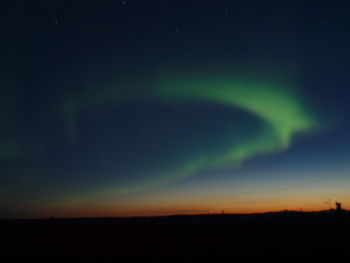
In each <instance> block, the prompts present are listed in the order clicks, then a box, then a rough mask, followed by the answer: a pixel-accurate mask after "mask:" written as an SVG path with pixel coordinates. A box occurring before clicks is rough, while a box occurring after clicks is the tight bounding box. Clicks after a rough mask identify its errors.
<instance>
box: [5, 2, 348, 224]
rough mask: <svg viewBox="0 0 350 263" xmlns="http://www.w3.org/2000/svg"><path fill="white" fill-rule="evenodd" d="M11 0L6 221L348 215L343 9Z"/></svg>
mask: <svg viewBox="0 0 350 263" xmlns="http://www.w3.org/2000/svg"><path fill="white" fill-rule="evenodd" d="M344 2H345V1H339V2H337V1H277V0H276V1H258V0H256V1H230V0H217V1H214V0H212V1H193V0H187V1H179V0H176V1H175V0H149V1H141V0H126V1H96V2H95V1H88V2H86V1H44V0H41V1H40V0H32V1H24V0H23V1H13V2H12V4H8V5H6V6H4V8H2V10H1V17H2V18H3V19H2V20H3V23H2V24H3V25H4V28H5V30H4V31H3V33H2V41H1V43H0V46H1V51H0V52H1V57H2V59H1V60H2V63H1V70H2V73H3V74H2V78H1V80H0V84H1V89H0V94H1V96H0V123H1V129H0V218H23V217H48V216H51V215H54V216H57V217H85V216H90V217H99V216H152V215H167V214H198V213H220V212H221V211H222V210H224V211H225V212H227V213H253V212H264V211H277V210H284V209H290V210H301V209H303V210H304V211H310V210H323V209H328V208H329V207H328V204H326V203H325V202H326V201H327V200H329V199H331V200H332V201H331V206H334V201H335V200H337V201H340V202H342V204H343V206H344V207H345V208H349V207H350V191H349V187H350V148H349V146H350V138H349V134H350V123H349V117H350V116H349V115H350V106H349V103H348V101H349V99H350V90H349V87H350V52H349V46H350V4H349V5H348V6H346V4H345V3H344Z"/></svg>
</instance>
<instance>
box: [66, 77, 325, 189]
mask: <svg viewBox="0 0 350 263" xmlns="http://www.w3.org/2000/svg"><path fill="white" fill-rule="evenodd" d="M140 83H143V85H145V83H146V86H147V87H151V88H150V89H148V90H147V91H146V92H145V91H144V90H143V91H141V90H138V89H137V88H136V89H135V88H132V86H135V85H136V84H133V85H130V84H127V82H124V83H123V82H120V83H118V85H117V86H118V88H115V89H114V88H111V87H109V88H106V89H99V90H97V89H87V90H86V92H85V93H84V94H80V100H79V103H76V102H75V101H74V100H72V99H70V100H69V103H67V100H66V101H65V104H64V106H63V109H64V110H63V115H64V116H65V119H66V126H67V130H68V133H69V134H71V135H72V134H73V135H72V136H73V138H74V137H76V136H77V135H76V134H77V133H78V132H77V131H75V130H76V128H75V124H74V120H75V119H76V118H77V117H76V115H77V114H78V112H79V110H81V109H83V108H87V107H99V106H102V105H106V104H115V103H117V104H123V103H130V102H133V101H148V100H149V101H150V102H151V103H152V101H155V100H160V101H163V102H164V101H165V102H169V103H172V102H175V103H179V102H180V103H181V102H189V103H191V101H205V102H208V103H216V104H221V105H224V106H225V107H232V108H234V109H240V110H243V111H246V112H248V113H250V114H252V115H254V116H256V117H258V118H259V120H261V122H262V123H263V127H262V129H261V131H259V133H255V134H253V135H251V136H249V139H247V138H243V137H244V136H242V140H241V141H240V142H239V143H237V141H235V142H234V143H232V145H231V146H230V141H228V142H227V145H228V146H227V149H226V150H224V151H222V152H220V153H219V154H215V156H213V155H212V154H209V153H207V152H205V151H203V152H200V153H197V154H194V155H193V156H191V158H188V159H187V160H181V162H180V163H177V164H176V169H174V167H172V168H173V169H171V170H169V169H168V170H166V171H161V172H158V173H157V174H148V172H147V171H145V174H148V175H147V179H139V180H138V183H137V184H132V185H129V184H127V185H118V183H117V185H113V183H112V184H109V185H108V186H105V187H102V188H100V189H99V190H98V189H97V190H96V191H95V193H103V194H112V195H113V194H118V193H126V192H130V191H135V190H140V189H142V188H144V187H149V186H154V185H162V184H165V183H169V182H173V181H177V180H179V179H181V178H184V177H187V176H190V175H195V174H196V173H198V172H200V171H201V170H204V169H208V168H209V169H211V168H214V169H215V167H219V166H222V165H230V166H232V165H234V166H237V165H240V164H241V163H242V162H243V161H244V160H246V159H248V158H251V157H254V156H256V155H261V154H271V153H274V152H278V151H282V150H286V149H287V148H288V147H289V146H290V144H291V142H292V138H293V136H295V135H296V134H302V133H308V132H312V131H315V130H316V129H319V128H320V122H319V120H318V118H317V117H316V116H315V114H313V112H312V111H311V110H310V109H309V108H308V107H307V105H306V103H305V101H304V99H303V97H302V95H301V94H300V93H298V91H297V90H296V89H295V87H291V85H286V84H285V83H282V84H281V83H278V82H275V81H274V82H272V81H270V82H269V81H266V82H265V81H251V80H250V81H247V80H242V79H239V78H235V77H222V76H220V77H203V76H195V77H193V76H190V77H182V78H179V77H176V78H173V77H171V78H168V77H164V78H157V79H150V78H148V79H146V80H145V79H143V80H142V81H141V82H140ZM106 86H108V85H106ZM111 86H113V85H111ZM121 86H124V87H128V88H127V89H120V87H121ZM136 86H137V85H136ZM233 121H234V120H233ZM73 131H74V132H73ZM90 194H92V195H94V194H93V193H91V192H90V193H89V195H90Z"/></svg>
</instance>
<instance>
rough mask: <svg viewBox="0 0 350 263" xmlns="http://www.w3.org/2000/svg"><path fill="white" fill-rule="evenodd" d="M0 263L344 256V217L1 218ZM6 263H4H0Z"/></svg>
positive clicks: (349, 222) (347, 223)
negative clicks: (11, 262) (17, 262)
mask: <svg viewBox="0 0 350 263" xmlns="http://www.w3.org/2000/svg"><path fill="white" fill-rule="evenodd" d="M0 233H1V243H2V245H1V250H2V251H1V258H2V259H4V258H8V257H10V258H12V259H15V258H23V259H32V258H36V259H44V260H45V261H48V260H55V259H58V258H61V257H65V258H67V259H71V258H76V257H78V258H82V259H91V258H95V259H102V258H112V259H116V260H117V259H122V262H125V259H134V258H139V259H144V260H146V259H147V258H157V259H162V261H163V260H164V261H169V260H176V261H178V262H191V261H196V260H197V259H214V260H215V262H216V261H217V260H218V259H223V258H225V259H227V260H228V261H231V262H232V261H235V259H242V258H244V259H252V258H254V259H261V260H263V259H268V260H269V259H279V260H283V261H285V260H288V259H295V260H303V259H304V258H312V259H325V258H332V259H335V258H344V259H347V258H349V254H350V213H349V212H345V211H344V212H343V213H340V214H339V213H337V212H335V211H333V212H332V211H327V212H317V213H302V212H279V213H267V214H256V215H228V214H227V215H196V216H168V217H152V218H98V219H33V220H0ZM2 262H5V261H2Z"/></svg>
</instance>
